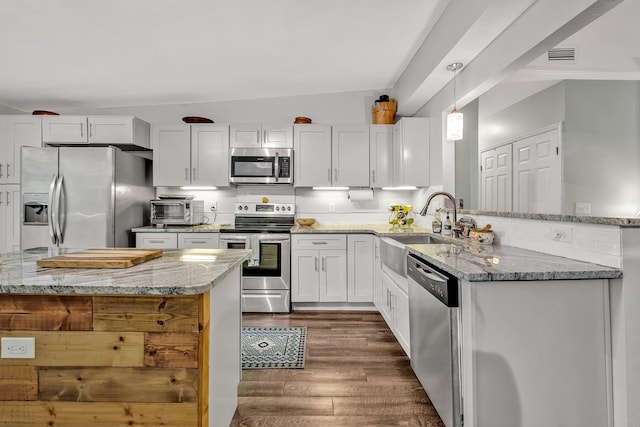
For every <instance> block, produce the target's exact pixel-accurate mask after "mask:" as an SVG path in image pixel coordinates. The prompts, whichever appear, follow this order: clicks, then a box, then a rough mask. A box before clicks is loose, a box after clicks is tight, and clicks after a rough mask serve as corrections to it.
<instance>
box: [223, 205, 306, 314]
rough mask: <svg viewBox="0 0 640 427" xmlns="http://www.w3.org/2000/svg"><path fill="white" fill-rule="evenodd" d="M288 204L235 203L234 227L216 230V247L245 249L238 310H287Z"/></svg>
mask: <svg viewBox="0 0 640 427" xmlns="http://www.w3.org/2000/svg"><path fill="white" fill-rule="evenodd" d="M294 222H295V204H292V203H249V202H243V203H236V208H235V227H234V228H233V229H223V230H220V232H221V233H222V234H221V235H220V247H222V248H227V249H249V250H251V256H250V257H249V260H247V261H245V262H244V264H243V265H242V311H243V312H263V313H288V312H289V311H291V261H290V255H291V227H293V225H294Z"/></svg>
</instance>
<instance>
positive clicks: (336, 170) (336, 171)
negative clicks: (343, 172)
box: [334, 168, 338, 182]
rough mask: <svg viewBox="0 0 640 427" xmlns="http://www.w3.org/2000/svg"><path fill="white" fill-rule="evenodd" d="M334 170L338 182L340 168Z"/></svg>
mask: <svg viewBox="0 0 640 427" xmlns="http://www.w3.org/2000/svg"><path fill="white" fill-rule="evenodd" d="M334 171H335V173H336V182H338V168H335V169H334Z"/></svg>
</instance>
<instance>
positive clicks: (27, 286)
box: [0, 248, 250, 295]
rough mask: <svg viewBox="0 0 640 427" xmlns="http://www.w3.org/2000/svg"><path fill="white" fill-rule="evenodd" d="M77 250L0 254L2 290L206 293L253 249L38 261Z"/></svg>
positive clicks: (87, 292)
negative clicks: (124, 263) (72, 263)
mask: <svg viewBox="0 0 640 427" xmlns="http://www.w3.org/2000/svg"><path fill="white" fill-rule="evenodd" d="M78 250H80V249H47V248H38V249H29V250H26V251H23V252H13V253H8V254H2V255H0V294H83V295H195V294H202V293H205V292H207V291H208V290H210V289H211V288H212V287H214V286H215V285H216V284H217V283H219V282H220V281H221V280H223V279H224V278H225V277H226V276H227V275H228V274H229V273H230V272H231V271H233V270H234V269H236V268H241V264H242V263H243V262H244V260H246V259H247V258H248V257H249V254H250V251H247V250H238V249H234V250H228V249H184V250H182V249H172V250H165V251H164V252H163V256H162V257H160V258H156V259H152V260H150V261H146V262H144V263H142V264H138V265H135V266H133V267H129V268H52V267H38V266H36V260H38V259H41V258H48V257H51V256H57V255H61V254H64V253H69V252H75V251H78ZM190 256H191V257H190ZM205 257H208V258H210V259H206V258H205ZM189 258H191V259H192V260H188V259H189ZM194 258H195V259H194ZM198 258H199V259H198Z"/></svg>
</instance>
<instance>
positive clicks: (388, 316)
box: [380, 271, 395, 331]
mask: <svg viewBox="0 0 640 427" xmlns="http://www.w3.org/2000/svg"><path fill="white" fill-rule="evenodd" d="M381 273H382V278H381V279H382V280H381V281H382V301H381V302H380V307H381V308H380V314H382V317H383V318H384V320H385V321H386V322H387V325H389V328H391V330H392V331H393V330H394V329H395V322H394V318H393V316H392V314H393V313H392V312H391V297H392V294H391V291H392V290H393V289H394V287H395V284H394V283H393V280H391V278H390V277H389V276H388V275H387V274H386V273H385V272H384V271H381Z"/></svg>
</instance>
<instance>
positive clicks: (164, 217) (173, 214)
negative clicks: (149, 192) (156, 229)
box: [151, 199, 204, 225]
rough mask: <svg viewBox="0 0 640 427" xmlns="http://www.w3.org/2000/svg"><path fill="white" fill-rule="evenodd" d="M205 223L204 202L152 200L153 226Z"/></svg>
mask: <svg viewBox="0 0 640 427" xmlns="http://www.w3.org/2000/svg"><path fill="white" fill-rule="evenodd" d="M203 222H204V201H203V200H189V199H158V200H151V224H152V225H197V224H202V223H203Z"/></svg>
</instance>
